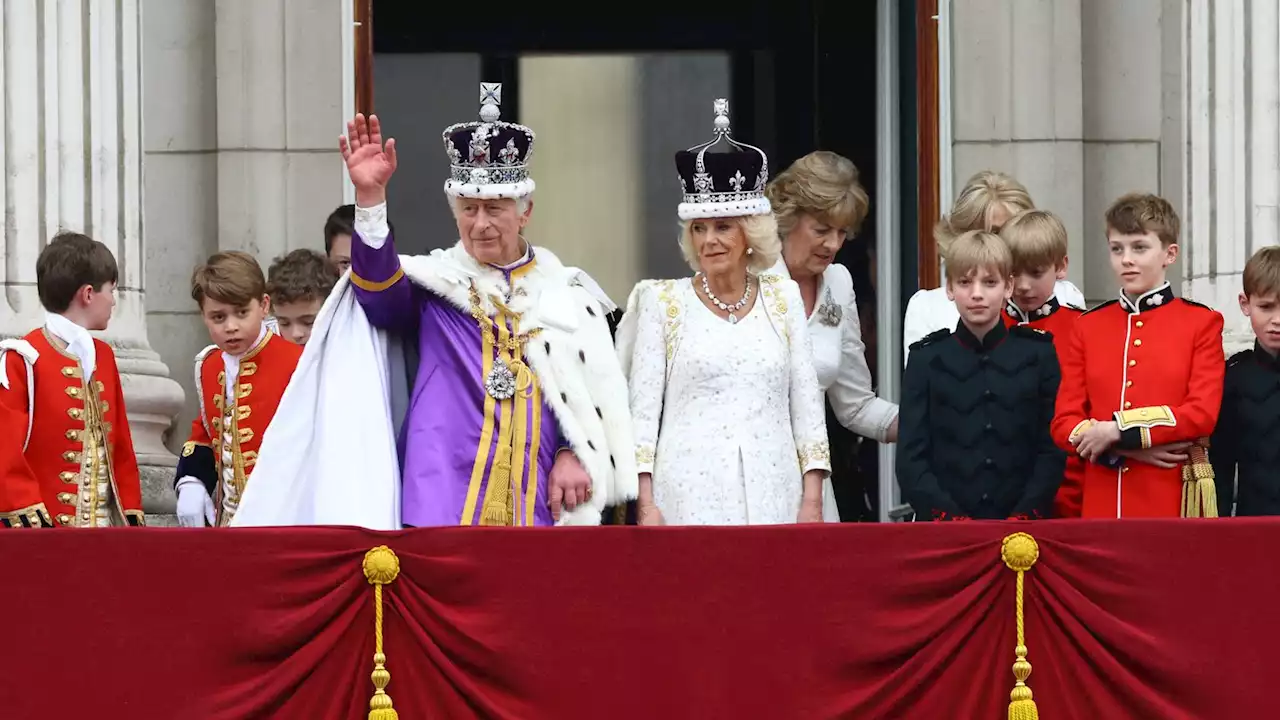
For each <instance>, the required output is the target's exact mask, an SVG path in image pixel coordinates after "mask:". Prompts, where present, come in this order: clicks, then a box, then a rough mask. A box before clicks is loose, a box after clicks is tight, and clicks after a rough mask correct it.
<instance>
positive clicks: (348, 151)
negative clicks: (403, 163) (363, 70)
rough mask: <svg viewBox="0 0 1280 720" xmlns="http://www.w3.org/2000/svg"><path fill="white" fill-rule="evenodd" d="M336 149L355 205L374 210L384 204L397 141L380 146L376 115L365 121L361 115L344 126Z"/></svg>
mask: <svg viewBox="0 0 1280 720" xmlns="http://www.w3.org/2000/svg"><path fill="white" fill-rule="evenodd" d="M338 149H339V150H341V151H342V159H343V160H344V161H346V163H347V175H348V176H349V177H350V178H351V184H352V185H355V186H356V204H357V205H359V206H360V207H373V206H375V205H380V204H382V203H384V202H386V201H387V182H388V181H390V180H391V175H392V174H393V173H395V171H396V141H395V139H394V138H388V139H387V142H386V145H385V146H384V145H383V142H382V123H380V122H378V116H377V115H370V116H369V119H368V121H367V122H366V121H365V117H364V115H362V114H357V115H356V117H355V119H354V120H352V121H350V122H348V123H347V134H346V135H343V136H340V137H339V138H338Z"/></svg>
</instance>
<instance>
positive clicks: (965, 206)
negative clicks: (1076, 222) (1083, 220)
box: [933, 170, 1035, 261]
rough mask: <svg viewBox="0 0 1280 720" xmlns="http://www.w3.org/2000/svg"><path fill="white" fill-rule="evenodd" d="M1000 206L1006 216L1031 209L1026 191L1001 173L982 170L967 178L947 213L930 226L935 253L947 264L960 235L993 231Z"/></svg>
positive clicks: (1031, 205)
mask: <svg viewBox="0 0 1280 720" xmlns="http://www.w3.org/2000/svg"><path fill="white" fill-rule="evenodd" d="M1001 206H1003V207H1004V209H1005V210H1007V211H1008V213H1009V214H1010V215H1017V214H1018V213H1020V212H1022V211H1023V210H1033V209H1035V203H1033V202H1032V201H1031V193H1029V192H1027V188H1026V187H1024V186H1023V185H1022V183H1020V182H1018V181H1017V180H1014V179H1013V178H1012V177H1010V176H1008V175H1005V174H1004V173H1002V172H996V171H995V170H983V171H982V172H979V173H977V174H976V175H974V176H973V177H971V178H969V182H967V183H965V185H964V188H963V189H962V190H961V191H960V194H959V195H958V196H957V197H956V202H955V204H954V205H952V206H951V212H950V213H948V214H947V215H943V216H942V219H940V220H938V224H937V225H935V226H934V227H933V239H934V241H936V242H937V244H938V252H939V253H941V254H942V256H943V257H944V258H947V259H948V261H950V255H949V250H948V248H949V247H950V246H951V243H952V241H954V240H955V239H956V238H957V237H959V236H960V235H961V234H962V233H966V232H969V231H970V230H986V231H991V230H993V229H994V228H992V222H991V216H992V215H993V214H994V213H995V210H996V208H997V207H1001Z"/></svg>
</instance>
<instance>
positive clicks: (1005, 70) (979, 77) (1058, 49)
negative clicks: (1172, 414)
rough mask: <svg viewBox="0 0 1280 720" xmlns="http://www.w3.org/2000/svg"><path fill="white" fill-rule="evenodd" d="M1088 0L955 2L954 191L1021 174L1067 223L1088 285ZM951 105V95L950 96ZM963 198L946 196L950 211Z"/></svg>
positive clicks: (1073, 271) (1073, 267)
mask: <svg viewBox="0 0 1280 720" xmlns="http://www.w3.org/2000/svg"><path fill="white" fill-rule="evenodd" d="M1081 2H1082V0H954V2H953V4H952V7H951V22H952V26H951V36H952V40H951V47H952V56H951V75H952V84H951V98H950V103H951V108H952V128H951V130H952V148H951V152H952V170H953V173H952V187H953V188H954V192H955V193H959V192H960V189H961V188H962V187H963V186H964V183H965V181H966V180H968V179H969V177H970V176H971V175H973V173H975V172H977V171H979V170H999V171H1002V172H1006V173H1009V174H1010V175H1012V176H1013V177H1015V178H1017V179H1018V180H1019V181H1021V182H1022V183H1023V184H1024V185H1026V186H1027V189H1028V190H1029V191H1030V192H1031V196H1032V198H1033V199H1034V200H1035V202H1036V205H1037V206H1039V207H1043V208H1047V209H1050V210H1052V211H1053V212H1055V213H1057V214H1058V215H1059V216H1060V217H1061V218H1062V222H1063V224H1064V225H1065V226H1066V228H1067V236H1068V239H1069V250H1068V255H1069V257H1070V258H1071V264H1070V269H1069V273H1070V279H1071V281H1072V282H1074V283H1075V284H1076V285H1078V286H1080V288H1081V289H1082V290H1083V289H1084V287H1085V285H1086V282H1085V281H1086V278H1085V275H1086V267H1087V263H1086V261H1085V255H1086V252H1085V238H1086V237H1087V236H1088V234H1087V232H1086V228H1087V227H1089V225H1088V223H1087V221H1086V218H1085V214H1084V206H1085V193H1084V189H1085V183H1084V166H1085V143H1084V127H1083V126H1084V112H1085V111H1084V100H1083V87H1084V78H1083V75H1082V72H1083V65H1082V58H1081ZM944 102H946V99H944ZM954 199H955V198H954V197H950V198H942V206H943V212H947V211H948V210H949V208H950V206H951V203H952V201H953V200H954Z"/></svg>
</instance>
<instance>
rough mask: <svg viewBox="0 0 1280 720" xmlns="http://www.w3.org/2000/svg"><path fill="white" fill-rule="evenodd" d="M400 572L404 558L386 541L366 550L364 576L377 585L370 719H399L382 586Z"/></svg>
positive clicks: (370, 582)
mask: <svg viewBox="0 0 1280 720" xmlns="http://www.w3.org/2000/svg"><path fill="white" fill-rule="evenodd" d="M399 574H400V558H398V557H396V554H395V553H394V552H392V551H391V548H389V547H387V546H386V545H379V546H378V547H376V548H373V549H372V550H370V551H369V552H367V553H365V554H364V576H365V578H366V579H367V580H368V581H369V584H370V585H372V586H373V675H372V676H371V677H372V678H373V687H374V691H373V697H372V698H370V699H369V720H399V717H400V716H399V715H398V714H396V711H395V708H394V707H392V705H391V696H390V695H388V694H387V683H390V682H391V673H390V672H388V671H387V656H386V655H383V654H382V586H383V585H390V584H391V582H392V581H394V580H395V579H396V577H397V576H398V575H399Z"/></svg>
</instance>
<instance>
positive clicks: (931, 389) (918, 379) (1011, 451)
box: [898, 231, 1066, 520]
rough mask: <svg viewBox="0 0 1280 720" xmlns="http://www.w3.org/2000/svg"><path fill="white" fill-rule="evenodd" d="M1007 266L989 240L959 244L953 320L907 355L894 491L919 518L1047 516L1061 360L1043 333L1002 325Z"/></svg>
mask: <svg viewBox="0 0 1280 720" xmlns="http://www.w3.org/2000/svg"><path fill="white" fill-rule="evenodd" d="M1012 265H1013V260H1012V257H1011V255H1010V252H1009V248H1008V247H1007V246H1006V245H1005V244H1004V242H1003V241H1001V240H1000V238H999V237H997V236H995V235H993V234H991V233H987V232H981V231H975V232H969V233H965V234H964V235H961V236H960V237H959V238H957V239H956V240H955V241H954V243H953V244H952V246H951V250H950V252H949V253H948V255H947V266H946V280H947V296H948V297H949V298H951V299H952V300H954V301H955V304H956V308H957V309H958V310H959V311H960V323H959V325H957V326H956V331H955V332H954V333H952V332H950V331H948V330H939V331H938V332H936V333H933V334H932V335H929V336H927V337H925V338H924V339H923V340H921V341H920V342H918V343H916V344H915V345H913V346H912V348H911V354H910V357H909V361H908V363H907V370H906V375H905V377H904V378H903V382H902V404H901V408H902V410H901V417H900V419H899V432H900V436H899V441H898V443H899V445H898V448H899V449H898V483H899V484H900V486H901V487H902V495H903V497H904V499H905V500H906V501H907V502H908V503H910V504H911V507H912V508H914V509H915V511H916V517H917V518H920V519H923V518H931V519H933V520H957V519H968V518H973V519H989V520H997V519H998V520H1003V519H1006V518H1043V517H1048V516H1049V513H1050V510H1051V509H1052V507H1053V499H1054V494H1055V493H1056V492H1057V490H1058V486H1059V484H1060V483H1061V482H1062V476H1063V469H1064V466H1065V463H1066V454H1065V453H1064V452H1063V451H1062V450H1059V449H1058V448H1057V447H1056V446H1055V445H1054V444H1053V439H1052V438H1051V437H1050V435H1049V422H1050V421H1051V420H1052V419H1053V405H1054V400H1055V397H1056V395H1057V391H1058V378H1059V371H1058V359H1057V355H1056V353H1055V352H1054V349H1053V339H1052V336H1051V335H1050V334H1049V333H1046V332H1044V331H1042V330H1038V329H1035V328H1031V327H1026V326H1013V327H1006V326H1005V324H1004V322H1002V319H1001V312H1002V310H1003V309H1004V306H1005V303H1006V302H1008V300H1009V297H1010V294H1011V292H1012V284H1011V274H1012Z"/></svg>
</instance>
